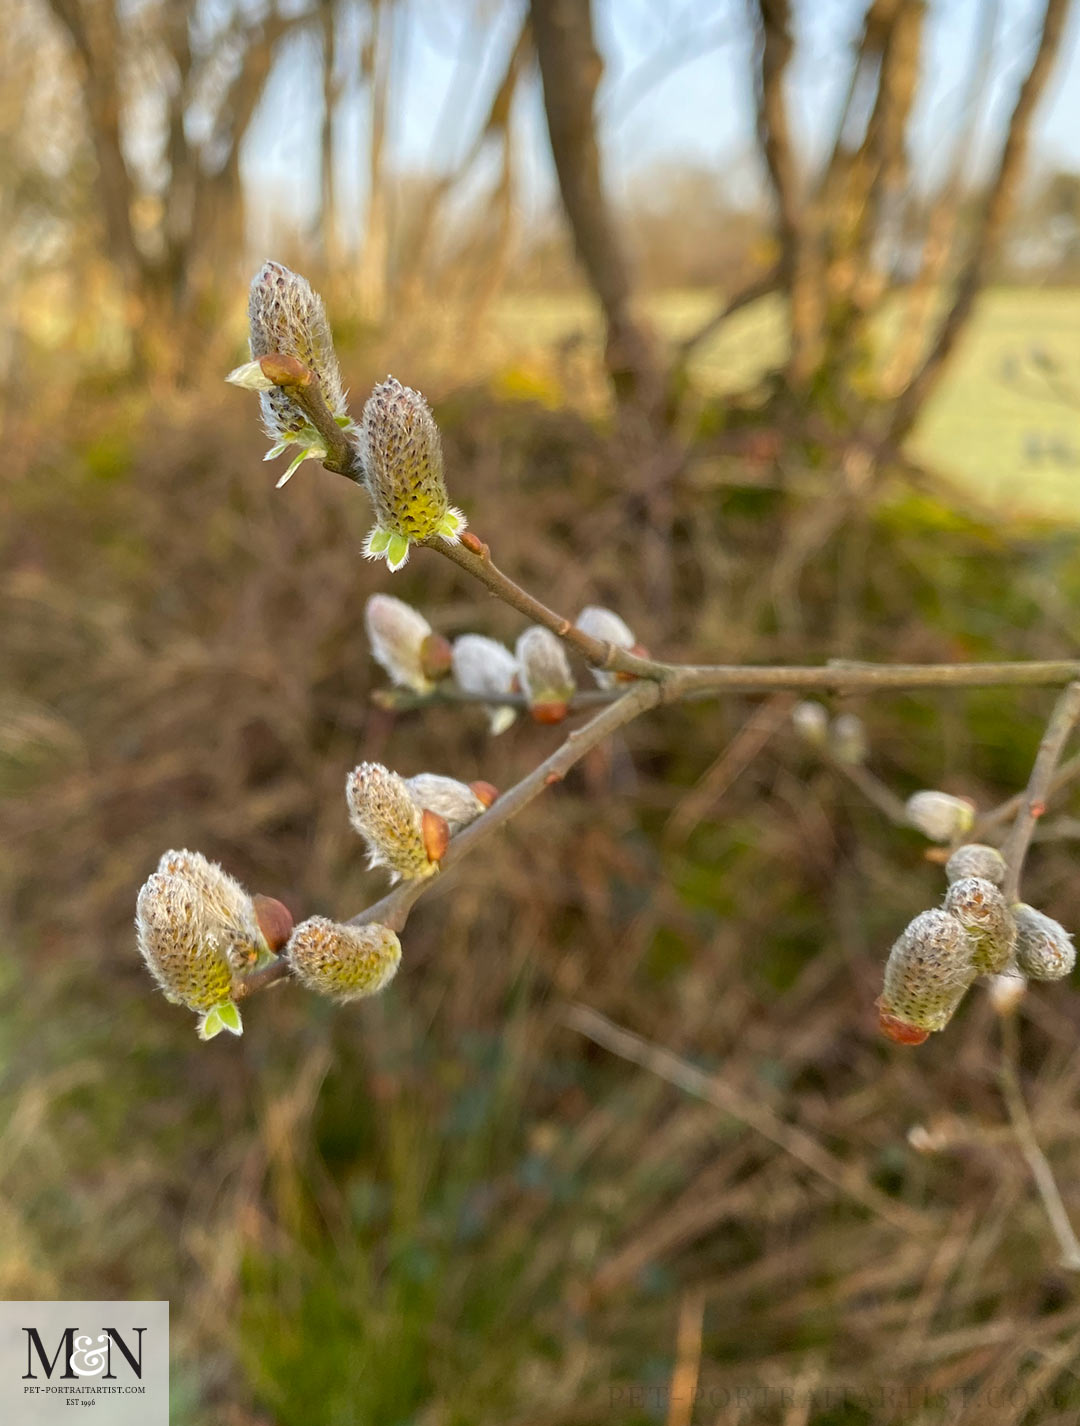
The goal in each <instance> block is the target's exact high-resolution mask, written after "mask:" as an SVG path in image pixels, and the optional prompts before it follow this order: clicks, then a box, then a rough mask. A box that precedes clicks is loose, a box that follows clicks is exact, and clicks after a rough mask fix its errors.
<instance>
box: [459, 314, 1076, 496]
mask: <svg viewBox="0 0 1080 1426" xmlns="http://www.w3.org/2000/svg"><path fill="white" fill-rule="evenodd" d="M714 301H715V299H714V297H713V296H712V295H711V294H709V293H704V292H672V293H665V294H663V295H662V296H658V297H656V298H654V299H652V300H651V301H650V302H647V303H646V312H647V314H648V316H649V317H650V318H651V320H652V321H653V322H654V323H655V325H656V327H657V328H658V330H659V331H660V332H661V333H662V334H663V335H664V336H665V337H670V338H675V339H677V338H679V337H680V336H683V335H684V334H686V333H688V332H691V331H693V330H694V329H695V328H696V327H697V326H698V325H700V324H701V323H702V322H703V321H704V320H706V319H707V318H708V316H709V315H710V313H711V312H712V310H713V304H714ZM575 334H580V336H581V337H582V339H583V344H584V346H585V347H586V348H591V349H593V350H595V347H596V344H597V343H598V341H599V321H598V317H597V314H596V311H595V309H594V308H593V307H592V305H591V304H590V303H589V302H588V300H587V299H586V298H584V297H581V298H575V297H556V298H551V297H536V298H522V297H517V298H509V299H507V300H505V301H504V302H502V303H501V304H500V305H499V307H498V308H497V310H496V312H495V313H494V321H493V322H492V324H491V328H490V329H489V331H488V333H487V340H486V342H485V348H484V350H483V352H482V353H481V360H482V361H484V362H485V364H487V363H488V362H489V361H490V362H492V363H495V364H497V363H498V362H500V361H505V359H506V357H507V355H508V354H512V355H513V358H514V359H516V360H517V361H519V362H520V363H522V371H521V372H520V373H519V379H520V381H521V384H522V387H523V390H524V391H526V392H528V391H530V380H529V378H530V377H531V380H532V381H533V382H535V383H536V390H535V394H539V395H543V394H544V380H543V377H542V375H541V373H542V372H545V371H550V352H551V350H552V348H553V346H554V345H556V344H558V343H559V342H565V341H566V340H567V339H568V338H572V337H573V336H574V335H575ZM783 341H784V333H783V322H782V312H781V308H780V304H779V302H778V301H772V300H768V299H767V300H765V301H763V302H760V303H758V304H757V305H756V306H755V307H753V308H749V309H747V310H746V311H745V312H740V313H738V314H736V316H734V317H733V318H732V319H731V320H730V321H729V322H728V323H727V324H726V326H725V327H724V328H723V329H722V330H721V331H720V332H719V333H718V334H717V335H716V337H715V338H714V339H713V340H712V341H710V342H708V343H706V344H704V345H703V346H702V347H701V348H700V349H699V351H698V353H697V355H696V357H695V360H694V363H693V366H692V373H693V375H694V377H695V378H696V380H697V381H698V383H699V384H700V385H701V386H703V387H704V388H706V389H710V390H714V391H721V392H723V391H732V390H736V389H739V388H742V387H745V386H746V385H748V384H749V383H750V382H752V381H753V379H754V377H755V376H756V375H757V374H758V373H760V372H761V371H764V370H765V369H767V368H768V367H770V366H773V365H775V364H776V363H777V362H778V361H779V359H780V358H781V355H782V351H783ZM1078 348H1080V292H1076V291H1060V290H1057V291H1045V290H1038V289H1032V288H1010V289H1006V288H999V289H996V290H994V291H992V292H988V293H987V294H986V295H985V296H984V297H983V299H982V301H981V303H980V306H979V309H978V311H977V314H976V316H975V318H974V320H973V322H972V324H971V327H970V328H969V330H968V332H967V334H966V335H965V337H964V340H963V342H962V344H961V346H960V349H959V350H958V351H957V353H956V355H955V359H954V361H953V364H952V368H951V370H950V371H949V373H948V376H947V378H946V380H945V382H944V383H943V385H942V387H941V388H940V390H939V391H938V392H937V393H936V395H935V397H934V399H933V401H932V402H931V403H930V405H929V406H928V408H927V410H926V413H925V415H924V417H923V420H922V422H921V424H920V425H919V427H918V429H917V431H916V433H915V435H914V436H913V438H912V443H911V448H912V452H913V454H915V455H916V456H917V457H919V458H920V459H922V460H924V461H926V462H927V463H928V464H930V465H933V466H935V467H937V468H938V469H940V470H942V471H944V472H945V473H947V474H948V475H950V476H952V477H954V478H956V479H957V480H959V481H962V482H965V483H968V482H969V483H970V484H971V485H972V486H973V487H974V488H975V489H976V491H977V493H978V495H979V497H980V503H993V504H994V505H996V506H998V507H999V508H1002V509H1005V510H1008V511H1016V512H1018V513H1037V514H1048V515H1057V516H1068V517H1076V516H1078V515H1080V352H1078ZM1040 350H1041V352H1043V353H1045V354H1047V355H1049V357H1050V358H1051V359H1052V360H1053V362H1054V363H1055V364H1056V367H1057V369H1058V371H1057V379H1056V389H1055V385H1054V384H1053V382H1052V380H1049V379H1048V378H1047V375H1046V374H1045V372H1043V371H1041V370H1040V369H1039V367H1038V365H1037V364H1036V363H1035V362H1033V361H1032V353H1033V352H1037V351H1040ZM1010 366H1011V367H1012V368H1014V371H1013V372H1012V373H1009V371H1008V369H1009V368H1010ZM1007 373H1008V374H1007ZM578 389H579V391H581V392H584V391H587V389H588V388H587V386H584V387H580V388H578ZM565 394H567V393H565V391H562V392H558V393H557V392H556V391H555V390H552V392H551V395H552V399H553V400H554V399H556V397H557V395H558V396H561V395H565Z"/></svg>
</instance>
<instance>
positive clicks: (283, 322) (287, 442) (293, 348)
mask: <svg viewBox="0 0 1080 1426" xmlns="http://www.w3.org/2000/svg"><path fill="white" fill-rule="evenodd" d="M248 320H249V323H250V346H251V355H252V358H253V360H252V361H251V362H249V363H247V364H246V366H242V367H237V368H236V370H235V371H232V372H230V373H229V376H228V378H227V379H228V380H229V381H232V382H234V383H235V384H236V385H238V386H248V387H254V388H255V389H256V390H258V391H259V392H260V396H259V404H260V407H261V408H262V418H263V426H264V428H265V430H266V434H267V435H268V436H269V438H270V440H271V441H272V442H273V446H272V448H271V449H270V451H268V452H267V455H266V457H265V458H266V459H267V460H273V459H274V457H275V456H279V455H281V454H282V453H283V452H284V451H285V450H286V449H287V448H288V447H289V446H297V447H299V453H298V454H297V456H296V457H295V458H294V460H293V461H292V464H291V465H290V466H289V468H288V469H287V470H286V472H285V474H284V475H283V476H282V477H281V479H280V480H279V481H278V485H279V486H282V485H284V484H285V482H286V481H287V480H288V479H289V478H290V477H291V476H292V474H293V472H294V471H295V470H296V468H297V466H299V465H300V464H301V462H302V461H305V460H325V459H326V454H327V452H326V443H325V442H324V440H323V438H322V436H321V435H320V434H319V432H318V431H316V429H315V427H314V426H312V425H311V423H310V421H309V420H308V417H307V415H306V414H305V412H304V410H303V409H302V408H301V407H300V406H299V405H298V404H297V402H296V401H294V400H293V398H292V397H291V396H290V395H289V394H288V390H287V389H284V388H283V387H281V386H278V385H276V384H271V385H270V386H269V387H267V386H265V385H263V384H262V381H265V380H267V379H268V378H271V377H273V376H274V375H280V373H275V372H274V371H272V370H271V371H268V370H267V368H266V366H264V364H263V363H262V362H261V361H260V358H262V357H288V358H293V359H294V360H295V361H297V362H299V363H301V364H302V366H303V367H306V368H307V370H308V371H310V372H311V373H312V374H313V375H314V376H315V377H316V378H317V379H318V382H319V386H320V388H321V391H322V395H323V398H324V400H325V401H326V404H327V406H328V407H329V409H330V412H331V414H332V415H333V417H334V419H335V421H337V423H338V424H339V425H341V426H345V425H348V423H349V414H348V408H347V406H346V404H345V393H344V391H343V390H342V387H341V373H340V371H339V369H338V364H337V356H336V355H335V353H334V341H333V337H332V336H331V333H330V324H329V322H328V321H327V320H326V309H325V308H324V307H323V302H322V298H321V297H320V296H319V295H318V293H317V292H315V291H313V290H312V287H311V285H310V283H308V281H307V280H306V278H303V277H301V276H300V274H299V273H296V272H293V271H291V270H290V269H289V268H287V267H285V266H284V265H283V264H281V263H277V262H267V263H264V264H263V266H262V267H261V268H260V269H259V271H258V272H257V273H256V274H255V277H254V278H253V279H252V283H251V294H250V298H249V300H248ZM256 365H258V366H259V376H256V374H255V371H254V367H255V366H256Z"/></svg>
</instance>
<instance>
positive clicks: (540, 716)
mask: <svg viewBox="0 0 1080 1426" xmlns="http://www.w3.org/2000/svg"><path fill="white" fill-rule="evenodd" d="M569 711H570V709H569V706H568V705H567V704H566V703H534V704H533V705H532V707H531V708H530V709H529V712H530V713H531V714H532V719H533V722H534V723H545V724H546V723H561V722H562V721H563V719H564V718H565V717H566V715H567V713H569Z"/></svg>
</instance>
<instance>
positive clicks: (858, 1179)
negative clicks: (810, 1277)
mask: <svg viewBox="0 0 1080 1426" xmlns="http://www.w3.org/2000/svg"><path fill="white" fill-rule="evenodd" d="M563 1021H564V1024H565V1025H566V1026H567V1027H568V1028H569V1029H571V1030H576V1031H577V1032H578V1034H579V1035H584V1036H585V1037H586V1038H587V1039H589V1040H592V1042H593V1043H594V1044H596V1045H601V1046H602V1047H603V1048H604V1049H605V1050H610V1051H611V1053H612V1054H614V1055H618V1056H619V1058H620V1059H624V1060H629V1061H630V1063H631V1064H636V1065H640V1066H641V1068H642V1069H647V1070H648V1071H649V1072H650V1073H651V1074H655V1075H657V1076H659V1078H660V1079H663V1080H666V1081H667V1082H668V1084H673V1085H674V1086H675V1087H676V1088H677V1089H681V1090H683V1091H684V1092H685V1093H686V1094H692V1095H693V1096H694V1097H695V1098H696V1099H703V1100H705V1102H706V1103H707V1104H712V1105H714V1106H715V1107H716V1108H717V1109H719V1110H721V1111H722V1112H723V1113H725V1114H728V1115H730V1116H731V1118H732V1119H736V1120H738V1121H739V1123H741V1124H745V1125H746V1126H747V1127H748V1128H750V1129H753V1130H754V1131H755V1133H758V1134H760V1135H761V1136H762V1138H764V1139H767V1140H768V1141H769V1142H770V1143H772V1144H775V1145H776V1146H777V1148H779V1149H782V1150H783V1152H784V1153H786V1154H790V1156H791V1157H792V1158H793V1159H797V1160H798V1162H799V1163H801V1164H802V1165H803V1166H804V1167H806V1168H808V1169H809V1170H810V1171H811V1172H812V1173H814V1174H817V1176H818V1177H819V1178H822V1179H824V1180H825V1181H826V1183H830V1184H832V1186H833V1187H834V1188H838V1189H840V1191H841V1192H842V1193H844V1194H846V1195H847V1196H848V1197H849V1198H852V1199H854V1200H855V1201H856V1202H857V1203H861V1204H862V1206H863V1207H864V1208H868V1209H869V1210H870V1211H871V1212H872V1213H875V1214H876V1215H877V1216H878V1217H879V1218H884V1219H885V1220H886V1222H888V1223H891V1224H892V1225H893V1226H894V1227H895V1228H899V1229H900V1230H901V1231H902V1232H904V1233H911V1234H914V1235H916V1236H921V1235H922V1234H925V1233H926V1231H927V1229H928V1226H929V1225H928V1222H927V1220H926V1219H925V1218H924V1217H923V1215H922V1214H920V1213H917V1212H915V1211H914V1210H913V1209H910V1208H908V1207H907V1206H906V1204H903V1203H898V1202H897V1201H896V1199H893V1198H890V1197H889V1196H888V1195H887V1194H885V1193H882V1192H881V1190H880V1189H878V1188H875V1187H874V1185H873V1184H872V1183H870V1182H869V1181H868V1180H867V1179H866V1178H865V1176H864V1175H863V1174H861V1173H860V1172H859V1171H858V1169H856V1168H855V1167H854V1166H852V1165H850V1164H846V1163H844V1162H843V1160H842V1159H838V1158H837V1157H836V1156H835V1155H834V1154H831V1153H830V1152H829V1151H828V1149H825V1148H823V1147H822V1145H821V1144H819V1143H818V1141H817V1140H816V1139H814V1138H813V1137H812V1136H811V1135H810V1134H808V1133H807V1132H806V1130H805V1129H800V1128H799V1127H798V1125H796V1124H789V1123H788V1122H787V1121H786V1120H784V1119H781V1118H780V1117H779V1115H777V1114H774V1113H773V1111H772V1110H771V1109H770V1108H768V1106H767V1105H765V1104H761V1103H759V1102H757V1101H756V1100H753V1099H750V1098H749V1097H748V1096H747V1095H745V1094H743V1093H741V1092H740V1091H739V1090H738V1089H736V1088H735V1086H734V1085H731V1084H728V1083H726V1082H725V1081H724V1080H723V1079H721V1078H720V1077H719V1076H718V1075H710V1074H706V1073H705V1072H704V1071H703V1070H699V1069H698V1068H697V1067H696V1065H692V1064H689V1063H688V1062H687V1061H686V1060H683V1059H680V1058H679V1056H678V1055H676V1054H673V1053H672V1051H671V1050H668V1049H665V1048H664V1047H663V1046H662V1045H654V1044H652V1043H650V1042H649V1041H648V1040H645V1039H642V1037H641V1036H640V1035H635V1034H634V1033H633V1032H632V1031H630V1030H624V1029H623V1028H622V1027H621V1026H620V1025H615V1024H613V1023H612V1021H610V1020H608V1019H607V1018H606V1016H603V1015H601V1014H599V1013H598V1012H597V1011H595V1010H592V1009H590V1008H589V1007H588V1006H586V1005H569V1006H567V1008H566V1013H565V1015H564V1017H563Z"/></svg>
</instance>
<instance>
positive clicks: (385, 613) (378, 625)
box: [364, 594, 435, 693]
mask: <svg viewBox="0 0 1080 1426" xmlns="http://www.w3.org/2000/svg"><path fill="white" fill-rule="evenodd" d="M364 627H365V629H366V630H367V636H368V643H369V644H370V645H371V657H372V658H373V659H374V660H375V662H376V663H377V664H379V665H381V667H382V668H384V669H385V670H386V672H387V673H388V674H389V675H390V678H391V681H392V682H394V683H396V684H397V685H398V686H399V687H401V688H411V689H412V690H413V692H414V693H430V692H431V690H432V689H433V688H434V687H435V685H434V682H433V681H432V680H431V679H430V678H428V677H427V675H426V674H425V673H424V669H423V653H424V642H425V640H427V639H428V638H430V637H431V625H430V624H429V623H428V621H427V620H426V619H425V618H424V616H423V614H421V613H420V612H419V610H417V609H414V608H413V607H412V605H411V604H406V603H405V601H404V600H403V599H395V598H394V596H393V595H392V594H373V595H372V596H371V598H370V599H369V600H368V602H367V604H366V605H365V607H364Z"/></svg>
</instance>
